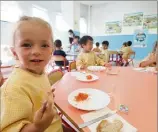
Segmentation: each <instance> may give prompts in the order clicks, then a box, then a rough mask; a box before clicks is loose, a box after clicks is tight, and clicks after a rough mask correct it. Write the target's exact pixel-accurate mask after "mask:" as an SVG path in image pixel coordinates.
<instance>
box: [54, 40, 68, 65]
mask: <svg viewBox="0 0 158 132" xmlns="http://www.w3.org/2000/svg"><path fill="white" fill-rule="evenodd" d="M54 44H55V51H54V53H53V55H60V56H63V57H66V53H65V52H64V51H63V50H62V49H61V47H62V42H61V40H59V39H57V40H55V42H54ZM55 64H56V65H57V66H64V62H63V61H55ZM65 65H66V66H67V65H69V62H68V60H67V59H66V58H65Z"/></svg>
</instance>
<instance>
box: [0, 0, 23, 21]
mask: <svg viewBox="0 0 158 132" xmlns="http://www.w3.org/2000/svg"><path fill="white" fill-rule="evenodd" d="M21 15H22V11H21V10H20V8H19V6H18V4H17V2H16V1H1V17H0V18H1V20H2V21H8V22H16V21H17V20H18V19H19V17H20V16H21Z"/></svg>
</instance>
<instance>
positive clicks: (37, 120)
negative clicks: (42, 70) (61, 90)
mask: <svg viewBox="0 0 158 132" xmlns="http://www.w3.org/2000/svg"><path fill="white" fill-rule="evenodd" d="M52 98H53V94H52V92H49V93H48V100H47V101H46V102H45V103H44V104H43V106H42V107H41V108H40V109H39V110H38V111H37V112H36V114H35V116H34V122H33V123H32V124H29V125H26V126H24V127H23V128H22V130H21V132H44V131H45V130H46V129H47V128H48V127H49V125H50V124H51V122H52V120H53V118H54V116H55V115H56V114H57V113H56V111H55V110H53V109H52V106H53V105H54V104H53V101H52Z"/></svg>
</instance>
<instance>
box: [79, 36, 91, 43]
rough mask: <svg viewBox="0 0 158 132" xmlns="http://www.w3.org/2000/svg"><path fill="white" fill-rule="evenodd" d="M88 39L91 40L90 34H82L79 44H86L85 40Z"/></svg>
mask: <svg viewBox="0 0 158 132" xmlns="http://www.w3.org/2000/svg"><path fill="white" fill-rule="evenodd" d="M88 40H90V41H93V38H92V37H91V36H88V35H87V36H83V37H82V38H81V39H80V44H81V45H86V43H87V41H88Z"/></svg>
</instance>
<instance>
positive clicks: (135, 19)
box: [123, 12, 143, 27]
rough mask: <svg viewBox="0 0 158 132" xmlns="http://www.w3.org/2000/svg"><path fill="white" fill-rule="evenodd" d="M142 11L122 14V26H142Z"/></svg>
mask: <svg viewBox="0 0 158 132" xmlns="http://www.w3.org/2000/svg"><path fill="white" fill-rule="evenodd" d="M142 22H143V12H137V13H130V14H124V19H123V26H125V27H130V26H142Z"/></svg>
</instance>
